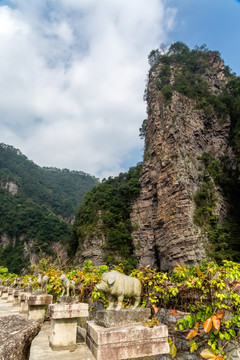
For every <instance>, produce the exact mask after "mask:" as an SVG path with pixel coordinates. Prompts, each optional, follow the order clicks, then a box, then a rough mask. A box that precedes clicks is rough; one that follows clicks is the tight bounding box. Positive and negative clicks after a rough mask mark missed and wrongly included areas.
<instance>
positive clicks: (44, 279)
mask: <svg viewBox="0 0 240 360" xmlns="http://www.w3.org/2000/svg"><path fill="white" fill-rule="evenodd" d="M48 280H49V277H48V276H47V275H44V276H42V275H41V274H39V275H38V278H37V283H38V284H39V285H40V286H41V290H42V291H43V292H45V293H46V292H47V284H48Z"/></svg>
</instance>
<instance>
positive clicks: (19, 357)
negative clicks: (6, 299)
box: [0, 315, 40, 360]
mask: <svg viewBox="0 0 240 360" xmlns="http://www.w3.org/2000/svg"><path fill="white" fill-rule="evenodd" d="M39 331H40V325H39V324H37V323H36V322H33V321H29V320H27V319H25V318H24V317H22V316H19V315H10V316H3V317H1V318H0V359H4V360H27V359H29V354H30V347H31V343H32V340H33V339H34V338H35V336H36V335H37V334H38V333H39Z"/></svg>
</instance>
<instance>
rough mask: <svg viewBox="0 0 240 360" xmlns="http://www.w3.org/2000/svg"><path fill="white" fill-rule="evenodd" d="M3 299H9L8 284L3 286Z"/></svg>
mask: <svg viewBox="0 0 240 360" xmlns="http://www.w3.org/2000/svg"><path fill="white" fill-rule="evenodd" d="M1 299H2V300H7V299H8V288H7V286H2V296H1Z"/></svg>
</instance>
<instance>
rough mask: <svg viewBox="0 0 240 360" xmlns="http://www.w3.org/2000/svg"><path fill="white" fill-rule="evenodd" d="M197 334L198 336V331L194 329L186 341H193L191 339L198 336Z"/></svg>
mask: <svg viewBox="0 0 240 360" xmlns="http://www.w3.org/2000/svg"><path fill="white" fill-rule="evenodd" d="M197 334H198V331H197V329H193V330H191V331H190V333H189V334H188V335H187V337H186V339H187V340H188V339H191V338H193V337H195V336H197Z"/></svg>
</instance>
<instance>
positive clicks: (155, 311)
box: [152, 304, 158, 314]
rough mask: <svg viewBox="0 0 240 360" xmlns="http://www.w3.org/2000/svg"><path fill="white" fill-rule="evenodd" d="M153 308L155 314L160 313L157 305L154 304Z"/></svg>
mask: <svg viewBox="0 0 240 360" xmlns="http://www.w3.org/2000/svg"><path fill="white" fill-rule="evenodd" d="M152 308H153V311H154V313H155V314H157V313H158V307H157V306H156V305H155V304H152Z"/></svg>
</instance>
